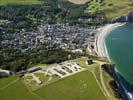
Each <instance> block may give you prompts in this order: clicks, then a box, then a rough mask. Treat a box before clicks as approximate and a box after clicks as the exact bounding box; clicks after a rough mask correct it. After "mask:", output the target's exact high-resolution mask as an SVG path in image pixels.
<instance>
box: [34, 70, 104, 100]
mask: <svg viewBox="0 0 133 100" xmlns="http://www.w3.org/2000/svg"><path fill="white" fill-rule="evenodd" d="M35 93H37V94H38V95H39V96H41V97H43V98H45V99H46V100H105V97H104V96H103V94H102V92H101V90H100V88H99V86H98V85H97V83H96V80H95V78H94V77H93V75H92V74H91V73H90V72H89V71H84V72H81V73H79V74H76V75H73V76H70V77H68V78H65V79H62V80H60V81H57V82H55V83H53V84H50V85H48V86H46V87H43V88H41V89H39V90H37V91H35Z"/></svg>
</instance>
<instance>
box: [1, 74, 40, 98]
mask: <svg viewBox="0 0 133 100" xmlns="http://www.w3.org/2000/svg"><path fill="white" fill-rule="evenodd" d="M0 98H1V100H41V99H40V98H39V97H37V96H36V95H34V94H32V93H31V92H30V91H29V90H28V89H27V87H25V85H24V84H23V82H22V81H21V80H19V79H18V76H13V77H9V78H3V79H0Z"/></svg>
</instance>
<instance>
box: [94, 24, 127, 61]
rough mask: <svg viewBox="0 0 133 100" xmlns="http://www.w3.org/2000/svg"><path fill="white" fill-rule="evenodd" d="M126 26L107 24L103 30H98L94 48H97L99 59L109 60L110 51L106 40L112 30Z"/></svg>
mask: <svg viewBox="0 0 133 100" xmlns="http://www.w3.org/2000/svg"><path fill="white" fill-rule="evenodd" d="M124 24H125V23H114V24H107V25H105V26H103V27H102V28H99V29H98V33H97V34H96V38H95V43H94V48H95V52H96V54H97V55H98V56H99V57H107V58H108V59H109V55H108V51H107V48H106V44H105V38H106V36H107V35H108V34H109V33H110V32H111V31H112V30H114V29H116V28H117V27H120V26H122V25H124ZM109 60H110V59H109Z"/></svg>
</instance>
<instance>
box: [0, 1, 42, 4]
mask: <svg viewBox="0 0 133 100" xmlns="http://www.w3.org/2000/svg"><path fill="white" fill-rule="evenodd" d="M40 3H41V1H39V0H0V5H6V4H40Z"/></svg>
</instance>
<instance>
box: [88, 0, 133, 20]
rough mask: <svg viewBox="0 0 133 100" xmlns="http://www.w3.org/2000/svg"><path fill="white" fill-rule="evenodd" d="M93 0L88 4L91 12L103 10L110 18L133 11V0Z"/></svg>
mask: <svg viewBox="0 0 133 100" xmlns="http://www.w3.org/2000/svg"><path fill="white" fill-rule="evenodd" d="M99 1H100V2H98V1H97V0H92V1H91V2H90V3H89V4H88V5H89V7H88V11H89V12H90V13H96V12H102V13H105V16H106V17H107V18H108V19H113V18H116V17H119V16H122V15H124V14H127V13H128V12H131V11H133V7H132V4H133V2H132V0H99Z"/></svg>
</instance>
